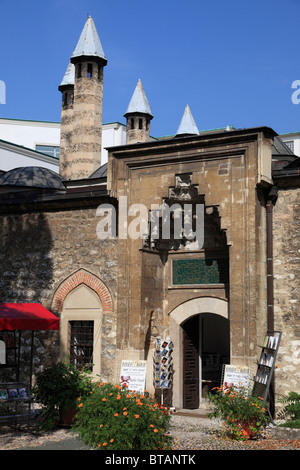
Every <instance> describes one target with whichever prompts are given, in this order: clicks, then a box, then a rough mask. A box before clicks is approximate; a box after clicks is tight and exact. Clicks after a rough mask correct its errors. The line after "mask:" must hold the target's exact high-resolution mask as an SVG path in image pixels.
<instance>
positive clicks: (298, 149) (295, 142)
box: [279, 132, 300, 157]
mask: <svg viewBox="0 0 300 470" xmlns="http://www.w3.org/2000/svg"><path fill="white" fill-rule="evenodd" d="M279 137H280V138H281V140H282V141H283V142H284V143H285V145H287V146H288V147H289V149H290V150H291V151H292V152H294V154H295V155H297V156H298V157H300V132H290V133H288V134H281V135H280V136H279Z"/></svg>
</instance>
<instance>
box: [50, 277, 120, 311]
mask: <svg viewBox="0 0 300 470" xmlns="http://www.w3.org/2000/svg"><path fill="white" fill-rule="evenodd" d="M81 284H85V285H86V286H88V287H90V288H91V289H92V290H93V291H94V292H96V294H98V296H99V298H100V300H101V303H102V307H103V313H110V312H112V311H113V301H112V296H111V293H110V292H109V290H108V288H107V287H106V285H105V284H104V283H103V282H102V281H101V279H100V278H99V277H97V276H95V275H94V274H91V273H89V272H88V271H86V270H85V269H79V270H78V271H76V272H75V273H74V274H71V276H69V277H67V279H65V280H64V281H63V282H62V283H61V284H60V286H59V287H58V289H57V291H56V292H55V294H54V297H53V300H52V305H51V310H52V312H53V313H61V312H62V308H63V304H64V300H65V298H66V296H67V295H68V294H69V293H70V292H71V291H72V290H73V289H75V287H77V286H79V285H81Z"/></svg>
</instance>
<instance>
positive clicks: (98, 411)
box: [73, 382, 172, 450]
mask: <svg viewBox="0 0 300 470" xmlns="http://www.w3.org/2000/svg"><path fill="white" fill-rule="evenodd" d="M147 395H148V394H147ZM169 420H170V412H169V411H168V410H167V409H166V408H164V407H162V406H159V405H158V404H157V403H155V401H154V399H153V398H152V397H150V396H146V395H143V394H139V393H135V392H131V391H129V390H128V389H126V387H121V386H119V385H112V384H110V383H103V382H101V383H97V384H95V387H94V390H93V392H92V393H91V394H90V395H89V396H88V397H79V399H78V413H77V415H76V422H75V424H74V425H73V431H74V432H78V433H79V438H80V439H81V440H82V441H83V442H84V443H85V444H86V445H89V446H90V447H92V448H95V449H99V450H155V449H159V450H162V449H171V443H172V437H171V436H170V435H169V433H168V427H169Z"/></svg>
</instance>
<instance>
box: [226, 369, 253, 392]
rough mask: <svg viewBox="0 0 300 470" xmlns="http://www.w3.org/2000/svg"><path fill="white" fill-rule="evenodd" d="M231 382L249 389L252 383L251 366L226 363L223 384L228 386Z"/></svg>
mask: <svg viewBox="0 0 300 470" xmlns="http://www.w3.org/2000/svg"><path fill="white" fill-rule="evenodd" d="M230 384H233V385H234V386H235V387H244V388H245V389H246V390H248V389H249V385H250V369H249V367H246V366H233V365H230V364H225V365H224V377H223V385H224V386H225V387H226V386H229V385H230Z"/></svg>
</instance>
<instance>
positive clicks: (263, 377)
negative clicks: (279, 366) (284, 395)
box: [252, 331, 282, 416]
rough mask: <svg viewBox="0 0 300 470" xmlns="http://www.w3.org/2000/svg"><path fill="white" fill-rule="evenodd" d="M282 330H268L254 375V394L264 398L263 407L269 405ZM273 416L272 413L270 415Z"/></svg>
mask: <svg viewBox="0 0 300 470" xmlns="http://www.w3.org/2000/svg"><path fill="white" fill-rule="evenodd" d="M281 335H282V333H281V331H268V332H267V334H266V336H265V340H264V343H263V345H262V346H260V347H261V354H260V358H259V361H258V363H257V372H256V375H255V377H254V386H253V391H252V395H253V396H256V397H261V398H262V399H263V407H264V408H265V407H267V409H268V412H269V415H270V411H269V408H268V406H267V400H268V395H269V391H270V385H271V381H272V376H273V374H274V368H275V361H276V357H277V353H278V349H279V344H280V340H281ZM270 416H271V415H270Z"/></svg>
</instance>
